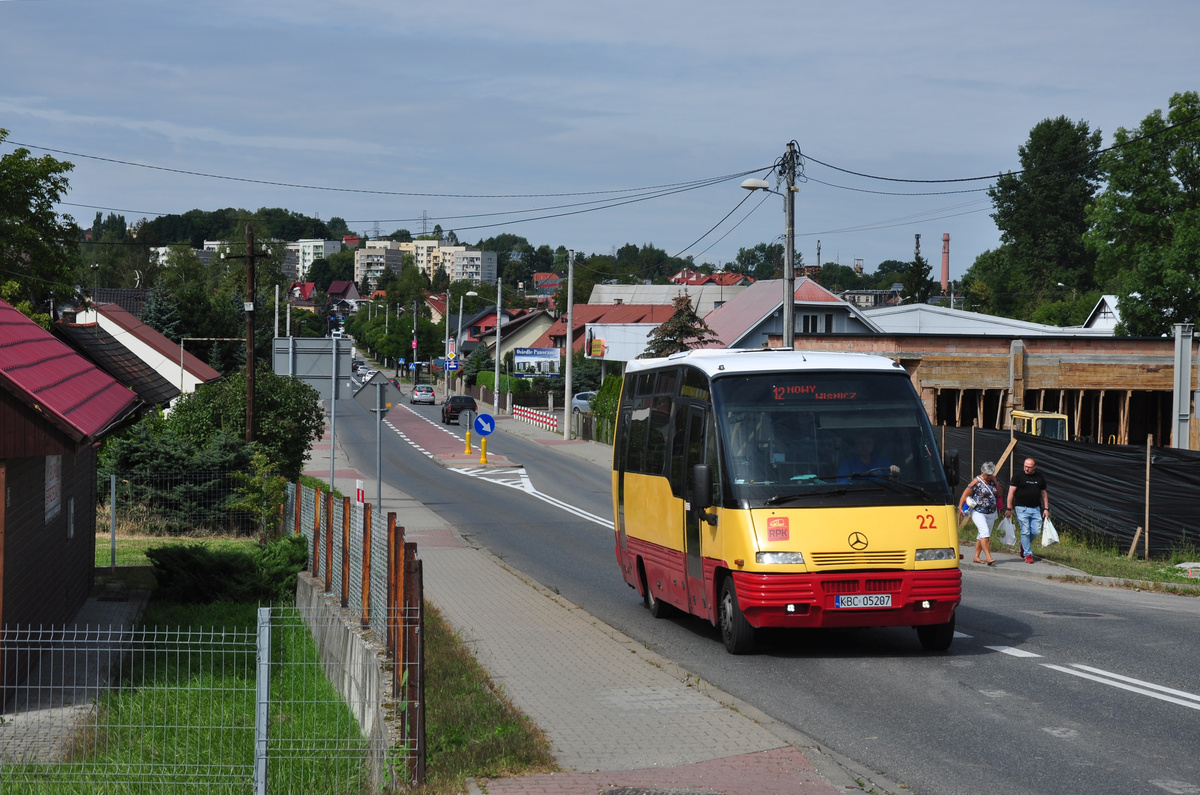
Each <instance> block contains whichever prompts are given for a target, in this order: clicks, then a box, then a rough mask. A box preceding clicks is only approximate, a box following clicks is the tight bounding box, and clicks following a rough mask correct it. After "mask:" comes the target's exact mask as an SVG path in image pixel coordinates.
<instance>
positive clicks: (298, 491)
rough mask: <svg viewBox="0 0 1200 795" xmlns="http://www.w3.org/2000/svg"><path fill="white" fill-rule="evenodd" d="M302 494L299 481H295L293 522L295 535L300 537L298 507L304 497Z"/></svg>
mask: <svg viewBox="0 0 1200 795" xmlns="http://www.w3.org/2000/svg"><path fill="white" fill-rule="evenodd" d="M303 492H304V487H303V486H301V485H300V482H299V481H296V520H295V525H296V530H295V533H296V535H300V506H301V504H302V500H303V497H304V493H303Z"/></svg>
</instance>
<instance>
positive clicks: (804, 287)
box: [704, 276, 880, 348]
mask: <svg viewBox="0 0 1200 795" xmlns="http://www.w3.org/2000/svg"><path fill="white" fill-rule="evenodd" d="M783 284H784V283H783V280H782V279H769V280H763V281H758V282H755V283H754V284H752V285H750V286H749V287H747V288H746V289H745V290H743V291H742V292H740V293H738V294H737V295H735V296H734V297H733V298H730V299H729V300H728V301H726V302H725V303H724V304H722V305H721V306H719V307H717V308H716V309H714V310H713V311H711V312H709V313H708V314H707V315H705V317H704V322H705V323H707V324H708V327H709V328H710V329H712V330H713V332H714V333H715V334H716V335H717V338H718V339H719V340H720V342H715V343H712V344H710V345H708V346H706V347H709V348H777V347H779V346H781V345H782V344H783V301H784V295H785V293H784V289H783ZM795 284H796V291H795V293H794V295H793V306H794V307H795V323H796V328H795V337H796V347H798V348H800V347H803V344H804V343H803V339H804V337H810V336H822V335H826V334H879V333H880V328H879V326H878V325H877V324H876V323H874V322H872V321H871V320H870V319H868V317H867V315H866V314H865V313H864V312H862V310H860V309H859V308H858V307H856V306H854V305H853V304H850V303H847V302H846V301H843V300H842V299H841V298H838V297H837V296H836V295H834V294H833V293H831V292H830V291H829V290H826V289H825V288H824V287H822V286H821V285H819V284H817V283H816V282H815V281H813V280H812V279H809V278H806V277H803V276H802V277H800V278H797V279H796V282H795Z"/></svg>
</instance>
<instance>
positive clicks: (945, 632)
mask: <svg viewBox="0 0 1200 795" xmlns="http://www.w3.org/2000/svg"><path fill="white" fill-rule="evenodd" d="M917 638H918V639H919V640H920V641H921V648H923V649H925V651H945V650H946V649H948V648H950V644H951V642H953V640H954V617H953V616H951V617H950V620H949V621H947V622H946V623H945V624H926V625H925V626H922V627H917Z"/></svg>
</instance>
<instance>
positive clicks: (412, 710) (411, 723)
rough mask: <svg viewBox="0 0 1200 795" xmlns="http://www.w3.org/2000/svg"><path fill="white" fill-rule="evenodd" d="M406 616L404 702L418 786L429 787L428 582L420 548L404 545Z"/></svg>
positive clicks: (411, 544)
mask: <svg viewBox="0 0 1200 795" xmlns="http://www.w3.org/2000/svg"><path fill="white" fill-rule="evenodd" d="M404 570H405V573H406V576H405V578H404V584H405V589H404V590H405V593H404V615H405V633H404V634H405V642H404V646H405V649H406V652H405V657H404V667H405V670H407V672H408V676H407V678H406V680H405V682H406V687H405V696H404V701H405V704H406V705H407V707H408V721H407V724H408V726H407V728H408V736H409V737H412V738H414V739H415V740H416V743H415V745H416V749H417V760H416V770H415V771H414V772H415V774H416V783H417V784H418V785H420V784H424V783H425V644H424V642H423V639H424V613H425V611H424V610H423V609H422V603H423V601H424V581H423V577H422V567H421V561H420V560H417V545H416V544H414V543H406V544H405V545H404Z"/></svg>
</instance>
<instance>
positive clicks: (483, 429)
mask: <svg viewBox="0 0 1200 795" xmlns="http://www.w3.org/2000/svg"><path fill="white" fill-rule="evenodd" d="M494 430H496V420H495V419H493V418H492V415H491V414H480V415H479V416H477V417H476V418H475V433H477V434H479V435H480V436H487V435H488V434H489V433H491V432H492V431H494Z"/></svg>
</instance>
